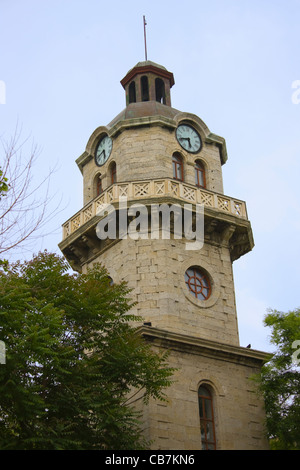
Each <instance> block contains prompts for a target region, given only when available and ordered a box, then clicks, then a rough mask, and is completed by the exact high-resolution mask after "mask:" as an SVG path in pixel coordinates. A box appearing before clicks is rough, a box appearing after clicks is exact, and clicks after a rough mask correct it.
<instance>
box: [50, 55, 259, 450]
mask: <svg viewBox="0 0 300 470" xmlns="http://www.w3.org/2000/svg"><path fill="white" fill-rule="evenodd" d="M121 84H122V86H123V88H124V89H125V94H126V107H125V109H124V110H123V111H122V112H121V113H120V114H119V115H118V116H116V117H115V118H114V119H113V120H112V121H111V122H110V123H109V124H108V125H106V126H100V127H98V128H97V129H96V130H95V131H94V132H93V134H92V135H91V137H90V138H89V140H88V143H87V146H86V149H85V151H84V153H83V154H82V155H81V156H80V157H79V158H78V159H77V160H76V163H77V165H78V167H79V169H80V171H81V173H82V175H83V208H82V209H81V210H80V211H79V212H77V213H76V214H75V215H73V216H72V217H71V218H70V219H69V220H68V221H67V222H65V223H64V224H63V240H62V242H61V243H60V245H59V246H60V249H61V250H62V252H63V253H64V255H65V256H66V258H67V259H68V260H69V262H70V264H71V265H72V266H73V268H74V269H75V270H77V271H79V272H85V271H86V269H87V267H88V266H91V265H92V264H93V263H94V262H101V263H102V264H104V265H105V266H106V267H107V269H108V272H109V274H110V276H111V278H112V279H113V281H114V282H120V281H127V283H128V286H129V287H130V288H132V289H133V291H132V298H133V300H134V301H136V302H137V303H136V306H135V307H134V311H135V313H136V314H137V315H140V316H141V317H142V318H143V320H144V321H143V322H142V323H141V327H140V331H141V334H142V335H143V336H144V338H145V339H146V340H147V341H151V344H152V346H153V348H154V349H156V350H165V349H166V350H169V352H170V356H169V362H170V365H171V366H173V367H175V368H176V369H177V372H176V373H175V377H174V379H175V381H174V384H173V385H172V386H171V387H170V389H168V397H169V400H168V402H167V403H162V402H157V401H154V400H153V401H151V402H150V403H149V405H148V406H147V408H144V409H143V408H142V402H141V401H137V403H136V406H137V407H139V406H140V407H141V409H142V412H143V417H144V421H143V426H144V433H145V436H146V437H147V438H149V439H151V440H152V441H153V449H167V450H170V449H171V450H176V449H180V450H182V449H190V450H196V449H266V448H267V440H266V438H265V435H264V409H263V403H262V400H261V399H260V398H259V397H258V395H257V394H256V391H255V385H254V383H253V381H251V380H249V378H250V377H251V376H252V375H253V374H254V373H256V372H258V371H259V369H260V367H261V365H262V363H263V361H264V359H265V354H264V353H263V352H260V351H255V350H252V349H250V348H244V347H241V346H240V345H239V336H238V325H237V314H236V304H235V292H234V282H233V273H232V263H233V261H234V260H236V259H238V258H239V257H240V256H242V255H244V254H246V253H247V252H249V251H250V250H251V249H252V247H253V237H252V230H251V225H250V222H249V220H248V218H247V211H246V204H245V202H243V201H240V200H238V199H236V198H233V197H229V196H226V195H224V193H223V182H222V165H224V164H225V163H226V160H227V152H226V144H225V140H224V139H223V138H222V137H219V136H217V135H215V134H213V133H212V132H210V130H209V129H208V128H207V126H206V125H205V123H204V122H203V121H202V120H201V119H200V118H199V117H198V116H196V115H194V114H190V113H188V112H181V111H178V110H177V109H174V108H173V107H171V93H170V91H171V87H172V86H173V85H174V77H173V74H172V73H171V72H169V71H168V70H166V69H165V68H164V67H162V66H161V65H158V64H155V63H153V62H151V61H145V62H140V63H138V64H137V65H136V66H135V67H133V68H132V69H131V70H130V71H129V72H128V73H127V74H126V76H125V77H124V78H123V80H121ZM120 201H123V202H124V201H126V207H125V210H124V206H122V205H121V204H120ZM105 204H108V205H109V207H110V208H115V210H116V212H115V214H114V215H115V216H116V214H117V215H118V216H120V217H121V214H122V223H123V226H122V231H123V232H122V234H121V227H120V226H121V222H120V221H121V218H120V217H116V218H115V219H114V220H117V221H118V226H117V229H116V233H117V235H116V236H115V237H105V236H103V232H102V236H99V231H98V232H97V227H98V228H99V222H100V223H101V221H103V220H104V213H103V212H102V213H101V209H103V207H106V206H104V205H105ZM126 208H128V210H126ZM153 208H154V209H155V210H153ZM185 208H188V210H189V212H188V211H186V212H184V209H185ZM197 208H202V211H200V216H199V220H200V222H201V221H202V222H203V224H202V227H204V230H203V231H202V241H201V242H200V244H199V246H198V245H192V244H193V243H195V242H196V240H194V241H193V240H192V238H191V237H188V235H187V232H186V231H185V230H184V229H183V221H182V219H181V221H180V223H177V222H178V220H179V219H178V216H179V215H180V214H179V213H178V212H177V213H176V210H177V211H178V210H179V211H180V210H181V209H182V213H184V214H187V213H189V214H190V218H189V220H190V221H192V226H191V228H193V233H196V230H195V227H196V225H197V220H198V219H197V214H198V212H197V211H198V209H197ZM168 209H169V212H168ZM145 210H146V213H147V217H146V220H147V222H148V223H147V228H146V229H145V226H144V227H143V230H142V229H141V225H142V224H141V223H140V224H138V221H139V222H140V221H141V219H139V217H140V215H141V214H142V213H143V214H144V215H145ZM124 214H125V216H126V217H125V219H124ZM105 215H106V217H107V213H105ZM164 216H169V221H168V224H169V225H168V227H170V230H169V236H168V235H166V234H165V233H163V228H164V224H166V220H165V221H164V220H163V217H164ZM154 217H156V222H157V221H158V225H156V226H155V227H156V230H155V231H152V230H150V229H152V228H153V226H154V224H153V219H154ZM105 220H107V219H105ZM111 220H113V219H111ZM124 220H125V221H126V226H125V228H126V229H127V228H128V227H129V225H131V226H132V224H134V223H135V227H136V230H135V231H133V232H132V233H131V235H130V230H129V229H128V230H127V234H125V235H124ZM143 221H144V222H145V217H144V219H143ZM127 224H129V225H127ZM144 225H145V224H144ZM196 228H197V227H196ZM139 230H140V231H139ZM125 231H126V230H125ZM121 235H122V236H121ZM197 246H198V247H197Z"/></svg>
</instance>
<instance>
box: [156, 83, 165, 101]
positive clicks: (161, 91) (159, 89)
mask: <svg viewBox="0 0 300 470" xmlns="http://www.w3.org/2000/svg"><path fill="white" fill-rule="evenodd" d="M155 99H156V101H158V102H159V103H162V104H166V94H165V83H164V81H163V80H162V79H161V78H156V79H155Z"/></svg>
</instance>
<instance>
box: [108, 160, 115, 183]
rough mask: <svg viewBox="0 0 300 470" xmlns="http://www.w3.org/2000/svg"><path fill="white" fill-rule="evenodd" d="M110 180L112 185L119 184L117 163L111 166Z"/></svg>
mask: <svg viewBox="0 0 300 470" xmlns="http://www.w3.org/2000/svg"><path fill="white" fill-rule="evenodd" d="M110 179H111V184H114V183H116V182H117V165H116V164H115V162H113V163H112V164H111V166H110Z"/></svg>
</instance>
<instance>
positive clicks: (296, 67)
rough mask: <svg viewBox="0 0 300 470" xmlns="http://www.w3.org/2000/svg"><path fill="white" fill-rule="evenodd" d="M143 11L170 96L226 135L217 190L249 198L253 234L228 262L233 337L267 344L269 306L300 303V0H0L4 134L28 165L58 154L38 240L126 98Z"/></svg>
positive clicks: (70, 209) (39, 169) (75, 195)
mask: <svg viewBox="0 0 300 470" xmlns="http://www.w3.org/2000/svg"><path fill="white" fill-rule="evenodd" d="M143 15H145V16H146V20H147V42H148V59H150V60H153V61H154V62H157V63H160V64H162V65H164V66H165V67H166V68H167V69H168V70H170V71H171V72H173V74H174V77H175V86H174V87H173V88H172V106H173V107H174V108H177V109H179V110H181V111H187V112H191V113H194V114H197V115H198V116H199V117H200V118H201V119H202V120H203V121H204V122H205V123H206V124H207V126H208V127H209V129H210V130H211V132H214V133H216V134H218V135H220V136H222V137H224V138H225V139H226V144H227V151H228V162H227V163H226V165H225V166H224V167H223V178H224V192H225V194H227V195H230V196H233V197H236V198H239V199H242V200H245V201H246V203H247V209H248V215H249V218H250V220H251V223H252V228H253V233H254V240H255V247H254V249H253V251H252V252H251V253H249V254H247V255H245V256H244V257H243V258H241V259H240V260H238V261H236V262H235V263H234V276H235V287H236V300H237V309H238V319H239V328H240V341H241V345H243V346H246V345H247V344H248V343H251V344H252V347H254V348H256V349H263V350H270V349H271V347H270V345H269V343H268V339H267V335H268V333H269V332H268V330H267V329H266V328H264V327H263V325H262V319H263V316H264V315H265V313H266V309H267V308H269V307H270V308H277V309H279V310H284V311H287V310H291V309H294V308H296V307H299V306H300V302H299V268H298V264H299V258H300V256H299V255H300V248H299V234H300V217H299V216H300V197H299V176H300V164H299V162H300V104H293V102H292V94H293V92H294V91H295V90H293V89H292V83H293V82H294V81H295V80H300V61H299V44H300V38H299V36H300V34H299V17H300V1H298V0H297V1H296V0H286V1H283V0H280V1H279V0H259V1H258V0H251V1H250V0H210V1H209V2H204V1H199V0H195V1H194V0H186V1H185V2H182V1H178V0H172V1H170V0H164V1H157V0H151V1H142V0H140V1H132V0H128V1H126V2H124V1H119V0H117V1H114V2H111V3H110V2H107V1H105V2H104V1H101V0H98V1H96V0H0V51H1V52H0V80H3V81H4V82H5V85H6V104H0V134H1V136H2V137H4V138H9V137H10V136H11V135H12V134H13V132H14V129H15V126H16V123H17V122H19V124H20V125H22V128H23V130H22V135H23V136H24V137H27V136H28V135H29V134H30V135H31V136H32V138H33V139H34V141H35V142H36V143H37V144H38V145H39V147H40V148H41V152H40V155H39V160H38V162H37V165H36V167H35V168H36V173H37V176H42V175H43V174H45V173H47V170H48V168H49V167H50V166H54V165H57V171H56V174H55V178H54V179H53V181H52V184H51V188H50V191H51V194H52V195H53V196H55V197H57V200H60V197H62V198H63V202H62V211H61V212H60V213H59V214H57V217H56V218H55V219H54V220H52V222H51V229H52V228H57V231H56V233H54V234H52V235H49V236H46V237H45V238H44V239H43V241H42V242H40V244H39V245H37V246H36V249H37V250H38V249H40V248H42V249H43V248H48V249H49V250H52V251H54V250H56V251H58V248H57V244H58V243H59V241H60V240H61V224H62V223H63V222H64V221H65V220H67V219H68V218H69V217H70V216H71V215H73V213H75V212H77V211H78V210H79V209H80V208H81V207H82V180H81V174H80V172H79V170H78V168H77V166H76V164H75V159H76V158H77V157H79V156H80V155H81V154H82V153H83V151H84V150H85V146H86V143H87V140H88V138H89V136H90V135H91V134H92V132H93V131H94V130H95V129H96V128H97V127H98V126H99V125H106V124H107V123H109V122H110V121H111V120H112V119H113V118H114V117H115V116H116V115H117V114H118V113H119V112H120V111H121V110H122V109H123V108H124V107H125V96H124V91H123V88H122V86H121V85H120V80H121V79H122V78H123V77H124V76H125V75H126V73H127V71H128V70H129V69H130V68H131V67H133V66H134V65H135V64H136V63H137V62H139V61H141V60H144V42H143V21H142V20H143ZM298 96H300V95H298Z"/></svg>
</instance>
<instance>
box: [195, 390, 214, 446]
mask: <svg viewBox="0 0 300 470" xmlns="http://www.w3.org/2000/svg"><path fill="white" fill-rule="evenodd" d="M198 401H199V414H200V429H201V444H202V450H216V434H215V418H214V408H213V398H212V394H211V391H210V389H209V387H208V386H207V385H200V387H199V389H198Z"/></svg>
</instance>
